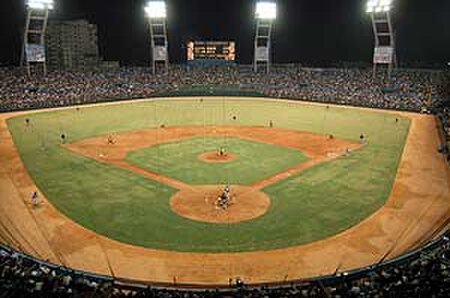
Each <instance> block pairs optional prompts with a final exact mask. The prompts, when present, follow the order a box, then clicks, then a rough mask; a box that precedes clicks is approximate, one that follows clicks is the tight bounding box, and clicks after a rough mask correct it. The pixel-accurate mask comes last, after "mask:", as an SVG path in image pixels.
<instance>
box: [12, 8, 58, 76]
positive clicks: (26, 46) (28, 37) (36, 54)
mask: <svg viewBox="0 0 450 298" xmlns="http://www.w3.org/2000/svg"><path fill="white" fill-rule="evenodd" d="M26 7H27V17H26V22H25V29H24V34H23V46H22V50H21V51H22V52H21V58H20V60H21V61H20V63H21V66H22V67H23V66H26V68H27V73H28V75H29V76H31V73H32V72H31V70H32V67H33V68H35V69H36V70H38V69H41V70H42V73H43V74H44V76H45V75H46V74H47V61H46V60H47V59H46V54H45V53H46V44H45V33H46V31H47V23H48V17H49V11H50V10H52V9H53V0H28V2H27V3H26Z"/></svg>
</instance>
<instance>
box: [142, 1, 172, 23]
mask: <svg viewBox="0 0 450 298" xmlns="http://www.w3.org/2000/svg"><path fill="white" fill-rule="evenodd" d="M144 10H145V14H146V15H147V17H148V18H149V19H165V18H167V7H166V2H164V1H149V2H147V5H146V6H145V8H144Z"/></svg>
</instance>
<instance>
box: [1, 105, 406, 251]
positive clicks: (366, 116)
mask: <svg viewBox="0 0 450 298" xmlns="http://www.w3.org/2000/svg"><path fill="white" fill-rule="evenodd" d="M233 116H236V117H237V120H236V121H235V120H232V117H233ZM26 117H28V118H30V119H31V126H30V127H26V126H25V124H24V122H25V121H24V119H25V118H26ZM269 120H272V121H273V122H274V124H275V126H276V127H282V128H289V129H295V130H301V131H309V132H315V133H324V134H334V135H335V136H336V137H337V138H343V139H349V140H354V141H357V140H358V138H359V134H360V133H361V132H364V133H365V134H366V135H367V136H368V140H369V143H368V145H367V146H365V147H364V148H363V149H361V150H359V151H357V152H354V153H353V154H352V155H351V156H350V157H345V158H340V159H337V160H335V161H332V162H329V163H326V164H322V165H318V166H316V167H314V168H311V169H309V170H307V171H305V172H303V173H299V174H297V175H293V176H292V177H290V178H288V179H286V180H284V181H281V182H279V183H277V184H275V185H271V186H269V187H267V188H266V189H264V191H265V192H267V193H268V194H269V195H270V196H271V198H272V205H271V207H270V209H269V211H268V212H267V213H266V214H265V215H264V216H262V217H259V218H257V219H254V220H251V221H247V222H243V223H239V224H232V225H224V224H208V223H201V222H195V221H191V220H189V219H186V218H183V217H180V216H178V215H177V214H175V213H174V212H172V211H171V210H170V206H169V199H170V197H171V195H172V194H174V193H175V191H176V190H175V189H172V188H171V187H169V186H165V185H162V184H160V183H158V182H155V181H151V180H148V179H147V178H144V177H141V176H139V175H137V174H135V173H133V172H129V171H127V170H124V169H122V168H119V167H116V166H114V165H110V164H104V163H101V162H98V161H95V160H93V159H89V158H86V157H83V156H81V155H78V154H75V153H73V152H71V151H69V150H66V149H64V148H62V147H60V146H59V142H60V135H61V133H64V134H66V135H67V137H68V140H69V141H70V142H72V141H78V140H81V139H84V138H89V137H96V136H100V135H108V134H110V133H112V132H123V131H130V130H135V129H142V128H148V127H157V126H159V125H161V124H162V123H164V124H166V125H221V124H225V125H226V124H228V125H229V124H236V122H238V123H239V124H241V125H266V124H267V123H268V121H269ZM409 124H410V121H409V120H408V119H405V118H400V121H399V123H396V122H395V116H393V115H389V114H386V113H379V112H365V111H361V110H352V109H347V108H340V107H329V108H326V107H325V106H313V105H299V104H297V103H293V102H282V101H280V102H263V101H243V100H238V99H230V100H221V99H219V100H204V101H199V100H162V101H148V102H134V103H124V104H119V105H111V106H105V107H98V106H97V107H89V108H80V110H79V111H77V110H76V109H75V108H74V109H71V110H63V111H51V112H40V113H37V114H33V115H31V116H22V117H16V118H13V119H10V120H9V121H8V125H9V128H10V130H11V131H12V133H13V138H14V141H15V143H16V145H17V147H18V149H19V151H20V153H21V157H22V159H23V161H24V163H25V165H26V167H27V169H28V171H29V172H30V174H31V175H32V177H33V179H34V181H35V182H36V184H37V185H38V187H39V189H40V190H41V191H43V192H44V193H45V195H46V197H47V198H48V199H49V200H50V201H51V202H52V203H53V204H54V205H55V207H56V208H58V209H59V210H60V211H61V212H62V213H64V214H65V215H67V216H69V217H71V218H72V219H73V220H75V221H76V222H78V223H80V224H81V225H83V226H85V227H87V228H89V229H91V230H95V231H96V232H98V233H100V234H102V235H105V236H108V237H110V238H113V239H116V240H119V241H122V242H126V243H131V244H135V245H140V246H144V247H151V248H158V249H168V250H175V251H195V252H227V251H229V252H237V251H253V250H267V249H275V248H282V247H287V246H291V245H298V244H303V243H308V242H311V241H314V240H318V239H323V238H325V237H328V236H330V235H334V234H336V233H338V232H339V231H343V230H345V229H347V228H349V227H351V226H353V225H355V224H357V223H358V222H360V221H361V220H363V219H364V218H366V217H367V216H368V215H370V214H372V213H373V212H374V211H375V210H377V209H378V208H379V207H380V206H382V205H383V204H384V202H385V201H386V199H387V198H388V196H389V193H390V191H391V188H392V184H393V181H394V177H395V173H396V169H397V167H398V163H399V160H400V157H401V153H402V151H403V147H404V144H405V140H406V137H407V132H408V128H409ZM270 168H271V166H270Z"/></svg>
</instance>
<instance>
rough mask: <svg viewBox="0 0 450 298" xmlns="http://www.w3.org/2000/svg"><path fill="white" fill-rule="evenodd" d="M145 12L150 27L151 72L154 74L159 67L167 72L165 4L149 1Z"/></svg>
mask: <svg viewBox="0 0 450 298" xmlns="http://www.w3.org/2000/svg"><path fill="white" fill-rule="evenodd" d="M145 12H146V14H147V18H148V21H149V26H150V38H151V41H150V48H151V63H152V71H153V73H156V70H157V69H158V66H159V65H162V66H163V68H164V71H165V72H166V73H167V72H168V71H169V54H168V38H167V22H166V16H167V13H166V3H165V2H164V1H149V2H148V3H147V6H146V7H145Z"/></svg>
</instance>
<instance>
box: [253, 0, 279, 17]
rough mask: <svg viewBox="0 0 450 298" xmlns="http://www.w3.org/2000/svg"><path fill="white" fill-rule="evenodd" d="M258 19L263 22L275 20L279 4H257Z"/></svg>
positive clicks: (265, 2)
mask: <svg viewBox="0 0 450 298" xmlns="http://www.w3.org/2000/svg"><path fill="white" fill-rule="evenodd" d="M256 18H257V19H261V20H275V19H276V18H277V4H276V3H275V2H269V1H261V2H257V3H256Z"/></svg>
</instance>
